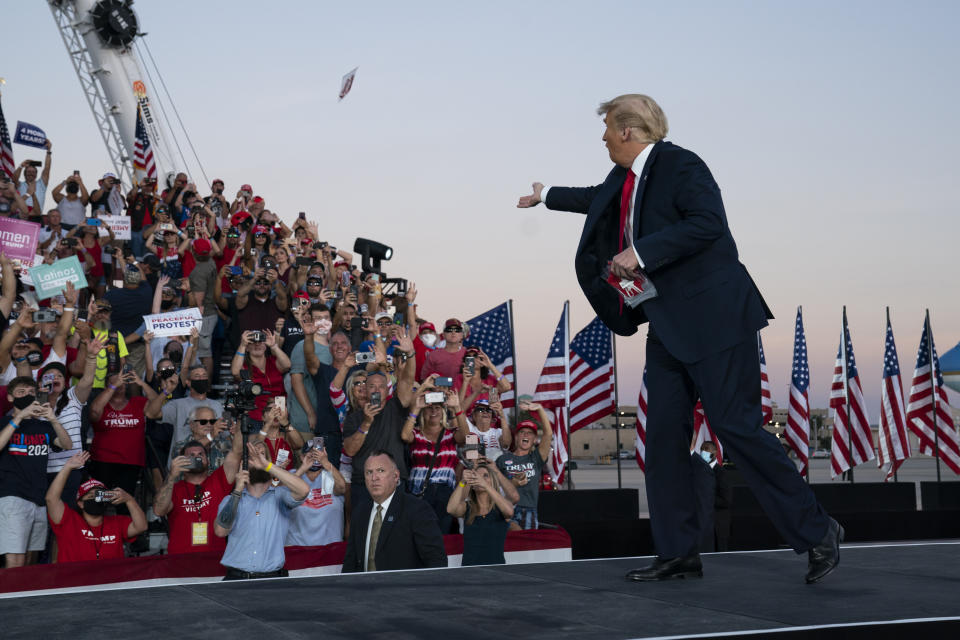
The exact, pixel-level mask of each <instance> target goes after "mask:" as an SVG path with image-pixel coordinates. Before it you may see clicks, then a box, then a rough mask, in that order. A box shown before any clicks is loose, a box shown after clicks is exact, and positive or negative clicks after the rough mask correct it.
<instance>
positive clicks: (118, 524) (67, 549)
mask: <svg viewBox="0 0 960 640" xmlns="http://www.w3.org/2000/svg"><path fill="white" fill-rule="evenodd" d="M89 459H90V454H89V453H88V452H86V451H81V452H80V453H78V454H76V455H74V456H73V457H72V458H70V459H69V460H67V462H66V464H64V466H63V469H61V470H60V472H59V473H57V475H56V477H55V478H54V479H53V482H51V483H50V488H49V489H47V495H46V502H47V518H49V520H50V527H51V529H53V533H54V534H55V535H56V536H57V549H58V554H57V562H78V561H83V560H106V559H112V558H122V557H124V554H123V543H124V542H129V541H130V540H133V539H134V538H136V537H137V536H138V535H140V534H141V533H143V532H144V531H146V530H147V516H145V515H144V513H143V510H142V509H141V508H140V505H138V504H137V501H136V500H134V499H133V496H131V495H130V494H129V493H127V492H126V491H124V490H123V489H121V488H120V487H115V488H113V489H110V494H112V495H108V496H103V497H104V498H105V500H102V501H100V502H98V501H97V500H96V497H97V492H98V491H100V492H102V491H106V490H107V488H106V487H105V486H104V485H103V483H102V482H100V481H99V480H87V481H86V482H84V483H83V484H82V485H80V490H79V491H77V505H78V506H79V507H80V508H81V511H80V513H77V512H76V511H74V510H73V509H71V508H69V507H67V506H66V505H65V504H63V497H62V495H63V487H64V485H65V484H66V482H67V476H69V475H70V472H71V471H73V470H74V469H81V468H83V465H84V464H86V462H87V460H89ZM108 503H109V504H113V505H121V504H122V505H125V506H126V507H127V509H128V510H129V511H130V515H129V516H105V515H103V514H104V511H105V510H106V508H107V504H108Z"/></svg>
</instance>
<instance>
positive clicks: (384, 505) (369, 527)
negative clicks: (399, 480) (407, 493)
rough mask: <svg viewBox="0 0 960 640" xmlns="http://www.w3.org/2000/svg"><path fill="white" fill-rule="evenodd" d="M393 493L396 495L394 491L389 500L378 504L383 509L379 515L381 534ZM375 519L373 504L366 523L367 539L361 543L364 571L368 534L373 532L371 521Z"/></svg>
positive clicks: (375, 513) (375, 507)
mask: <svg viewBox="0 0 960 640" xmlns="http://www.w3.org/2000/svg"><path fill="white" fill-rule="evenodd" d="M395 493H396V490H394V492H393V493H391V494H390V497H389V498H387V499H386V500H384V501H383V502H381V503H380V506H381V507H382V508H383V510H382V511H381V513H380V518H381V523H380V531H381V533H382V532H383V525H384V523H386V521H387V509H389V508H390V501H391V500H393V496H394V494H395ZM376 517H377V503H376V502H374V503H373V506H371V507H370V521H369V522H367V537H366V540H365V542H364V543H363V570H364V571H366V570H367V559H368V558H369V557H370V533H371V532H372V531H373V519H374V518H376Z"/></svg>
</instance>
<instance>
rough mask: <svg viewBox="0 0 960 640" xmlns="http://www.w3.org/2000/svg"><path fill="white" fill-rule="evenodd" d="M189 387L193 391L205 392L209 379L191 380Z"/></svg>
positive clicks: (208, 388)
mask: <svg viewBox="0 0 960 640" xmlns="http://www.w3.org/2000/svg"><path fill="white" fill-rule="evenodd" d="M190 388H191V389H193V391H194V393H206V392H207V391H209V390H210V381H209V380H191V381H190Z"/></svg>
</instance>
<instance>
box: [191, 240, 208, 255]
mask: <svg viewBox="0 0 960 640" xmlns="http://www.w3.org/2000/svg"><path fill="white" fill-rule="evenodd" d="M211 248H212V247H211V246H210V241H209V240H207V239H206V238H197V239H196V240H194V241H193V252H194V253H195V254H197V255H199V256H205V255H207V254H209V253H210V249H211Z"/></svg>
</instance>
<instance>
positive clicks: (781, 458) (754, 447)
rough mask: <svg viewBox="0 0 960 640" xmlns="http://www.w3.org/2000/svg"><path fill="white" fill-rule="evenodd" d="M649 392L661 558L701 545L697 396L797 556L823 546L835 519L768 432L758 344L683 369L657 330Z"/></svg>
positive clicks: (649, 478)
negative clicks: (693, 449)
mask: <svg viewBox="0 0 960 640" xmlns="http://www.w3.org/2000/svg"><path fill="white" fill-rule="evenodd" d="M647 394H648V395H647V439H646V487H647V504H648V506H649V509H650V525H651V528H652V530H653V540H654V544H655V546H656V550H657V554H658V555H659V556H661V557H665V558H673V557H682V556H687V555H691V554H694V553H696V552H697V549H698V546H699V541H700V539H701V536H700V525H699V518H698V516H697V499H696V486H695V477H694V468H693V462H695V461H694V460H693V459H692V458H691V456H690V440H691V437H692V435H693V419H692V416H693V408H694V405H695V404H696V401H697V399H698V398H699V399H700V400H701V401H702V402H703V408H704V411H705V413H706V415H707V419H708V420H709V421H710V426H711V427H712V428H713V431H714V433H715V434H716V435H717V438H718V439H719V440H720V443H721V445H722V446H723V452H724V455H725V456H726V457H727V458H729V459H730V460H732V461H733V462H734V463H735V464H736V465H737V468H738V469H739V470H740V472H741V474H742V476H743V478H744V479H745V480H746V482H747V484H748V485H749V486H750V489H751V490H752V491H753V493H754V495H755V496H756V497H757V500H758V501H759V502H760V505H761V506H762V507H763V509H764V511H765V512H766V514H767V516H768V517H769V518H770V520H771V522H772V523H773V524H774V526H775V527H776V528H777V531H779V532H780V535H781V536H783V538H784V539H785V540H786V542H787V544H789V545H790V546H791V547H793V549H794V550H795V551H796V552H797V553H802V552H804V551H808V550H809V549H811V548H812V547H814V546H816V545H817V544H819V542H820V541H821V540H822V539H823V537H824V536H825V535H826V532H827V526H828V524H829V519H828V516H827V514H826V512H825V511H824V510H823V508H822V507H821V506H820V504H819V503H818V502H817V499H816V497H815V496H814V495H813V491H812V490H811V489H810V487H809V485H807V483H806V482H804V480H803V478H802V477H801V476H800V473H799V472H798V471H797V468H796V466H795V465H794V463H793V462H792V461H791V460H790V459H789V458H788V457H787V455H786V453H785V452H784V450H783V447H782V446H781V445H780V443H779V441H778V440H777V438H776V437H775V436H774V435H773V434H771V433H770V432H768V431H767V430H766V429H764V428H763V424H762V423H763V417H762V416H763V412H762V409H761V406H760V361H759V352H758V349H757V341H756V339H748V340H745V341H743V342H741V343H739V344H737V345H734V346H733V347H730V348H729V349H726V350H724V351H721V352H719V353H716V354H713V355H710V356H707V357H706V358H703V359H702V360H699V361H697V362H694V363H684V362H681V361H679V360H677V359H676V358H675V357H673V356H672V355H671V354H670V353H669V352H668V351H667V349H666V347H664V345H663V343H661V342H660V340H659V339H658V338H657V337H656V334H655V333H654V331H653V330H651V331H650V333H649V334H648V336H647Z"/></svg>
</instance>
